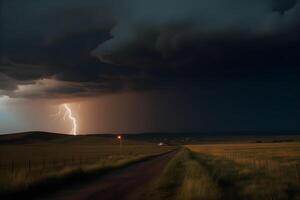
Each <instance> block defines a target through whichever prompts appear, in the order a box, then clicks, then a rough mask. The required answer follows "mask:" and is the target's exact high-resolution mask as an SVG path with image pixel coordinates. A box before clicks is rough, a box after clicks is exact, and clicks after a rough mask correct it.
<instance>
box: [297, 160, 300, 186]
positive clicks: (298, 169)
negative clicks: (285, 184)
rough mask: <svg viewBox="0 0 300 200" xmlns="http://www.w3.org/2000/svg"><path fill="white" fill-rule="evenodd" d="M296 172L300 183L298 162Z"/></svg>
mask: <svg viewBox="0 0 300 200" xmlns="http://www.w3.org/2000/svg"><path fill="white" fill-rule="evenodd" d="M296 173H297V178H298V181H299V183H300V169H299V165H298V164H296Z"/></svg>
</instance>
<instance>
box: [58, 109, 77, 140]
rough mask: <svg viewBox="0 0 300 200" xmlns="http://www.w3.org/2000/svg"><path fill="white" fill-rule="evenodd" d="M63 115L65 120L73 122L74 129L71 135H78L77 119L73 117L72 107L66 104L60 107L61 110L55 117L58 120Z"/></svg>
mask: <svg viewBox="0 0 300 200" xmlns="http://www.w3.org/2000/svg"><path fill="white" fill-rule="evenodd" d="M63 110H64V111H63ZM62 114H63V119H64V120H66V119H67V118H68V119H69V120H70V121H71V122H72V125H73V128H72V131H71V134H72V135H77V132H78V126H77V119H76V118H75V117H74V116H73V113H72V109H71V107H70V106H69V105H68V104H66V103H64V104H62V105H60V106H59V110H58V112H57V113H56V114H55V115H54V116H56V118H58V117H59V116H61V115H62Z"/></svg>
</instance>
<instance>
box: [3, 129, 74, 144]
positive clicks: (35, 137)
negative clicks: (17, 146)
mask: <svg viewBox="0 0 300 200" xmlns="http://www.w3.org/2000/svg"><path fill="white" fill-rule="evenodd" d="M65 137H70V136H68V135H63V134H58V133H48V132H35V131H34V132H24V133H15V134H5V135H0V144H3V143H30V142H39V141H51V140H57V139H61V138H65Z"/></svg>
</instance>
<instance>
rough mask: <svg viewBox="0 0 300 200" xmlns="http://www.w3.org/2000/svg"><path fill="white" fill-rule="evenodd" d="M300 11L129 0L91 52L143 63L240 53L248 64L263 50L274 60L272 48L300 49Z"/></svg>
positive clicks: (201, 60) (222, 2) (230, 58)
mask: <svg viewBox="0 0 300 200" xmlns="http://www.w3.org/2000/svg"><path fill="white" fill-rule="evenodd" d="M275 3H276V4H275ZM280 7H281V8H280ZM275 8H276V9H275ZM278 10H280V12H279V11H278ZM283 11H285V12H284V14H282V12H283ZM299 14H300V4H299V3H298V2H290V4H282V5H279V4H278V2H277V1H271V0H255V1H238V0H212V1H196V0H189V1H181V0H175V1H174V0H172V1H171V0H169V1H164V2H163V3H162V2H161V1H158V0H154V1H146V0H144V1H140V0H130V1H127V2H126V5H124V9H122V10H121V11H120V13H119V15H117V24H116V26H115V27H114V28H113V30H112V32H111V34H112V38H111V39H109V40H107V41H105V42H104V43H101V44H100V45H99V46H98V48H97V49H95V50H94V51H93V53H92V54H93V55H95V56H97V57H98V58H99V59H100V60H101V61H103V62H108V63H112V64H117V65H134V66H139V67H140V66H157V65H158V66H172V67H176V66H180V67H182V66H184V67H186V66H188V65H199V67H201V68H208V67H211V66H213V67H216V65H221V66H220V67H222V65H224V64H225V65H226V64H230V65H234V62H235V59H236V58H239V57H240V56H241V57H240V58H241V60H242V59H243V60H245V61H246V63H247V62H248V60H249V59H247V58H248V57H252V59H251V60H256V61H257V62H260V61H261V57H260V56H261V55H260V53H261V51H262V52H265V53H266V54H267V58H268V59H270V58H269V57H272V56H273V55H272V54H273V52H272V51H271V52H270V50H272V48H274V47H275V48H276V49H279V50H281V51H282V52H284V51H288V52H286V53H284V54H282V56H288V54H289V53H290V52H294V51H295V50H298V49H297V48H298V47H299V33H300V32H299V30H297V28H298V25H299V22H300V20H299ZM282 40H286V41H282ZM289 44H293V46H294V47H295V48H293V47H292V48H290V47H291V45H289ZM256 50H257V51H259V52H258V53H256V52H255V51H256ZM282 52H281V53H282ZM222 54H225V55H226V58H224V57H225V56H224V55H222ZM249 54H252V55H251V56H250V55H249ZM255 54H256V55H255ZM275 56H276V52H275V54H274V57H275ZM216 59H220V60H219V62H220V63H215V62H216ZM292 59H293V58H292ZM293 61H294V60H293ZM293 61H292V62H293ZM224 62H225V63H224ZM238 62H239V60H238ZM267 62H270V60H268V61H267ZM210 64H212V65H210ZM237 64H242V63H237ZM297 64H298V63H297ZM234 67H235V66H234ZM239 67H242V66H239Z"/></svg>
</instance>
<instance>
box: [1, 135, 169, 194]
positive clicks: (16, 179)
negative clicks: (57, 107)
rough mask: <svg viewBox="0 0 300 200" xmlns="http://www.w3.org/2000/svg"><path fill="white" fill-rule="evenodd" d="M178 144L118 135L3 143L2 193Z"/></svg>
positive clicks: (135, 158)
mask: <svg viewBox="0 0 300 200" xmlns="http://www.w3.org/2000/svg"><path fill="white" fill-rule="evenodd" d="M172 148H174V147H167V146H165V147H158V146H157V144H152V143H147V142H142V141H130V140H124V141H123V145H122V149H121V152H120V148H119V143H118V141H117V140H116V139H109V138H101V137H93V136H87V137H84V136H79V137H61V136H60V137H59V138H58V139H57V140H51V141H46V140H45V141H41V142H36V141H34V142H28V143H27V142H26V143H16V144H10V143H4V144H0V193H1V192H5V191H9V190H12V191H13V190H18V189H23V188H26V187H28V186H30V185H32V184H35V183H37V182H39V181H45V180H46V179H49V178H52V179H53V178H56V179H59V178H61V177H64V176H69V175H71V174H72V173H78V172H79V171H80V173H88V172H90V171H94V170H101V169H107V168H115V167H118V166H123V165H125V164H126V163H129V162H132V161H135V160H137V159H141V158H144V157H147V156H150V155H155V154H160V153H163V152H166V151H169V150H171V149H172Z"/></svg>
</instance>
